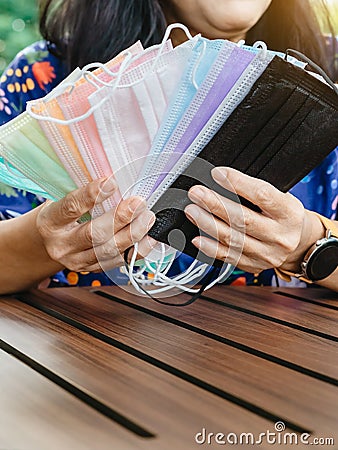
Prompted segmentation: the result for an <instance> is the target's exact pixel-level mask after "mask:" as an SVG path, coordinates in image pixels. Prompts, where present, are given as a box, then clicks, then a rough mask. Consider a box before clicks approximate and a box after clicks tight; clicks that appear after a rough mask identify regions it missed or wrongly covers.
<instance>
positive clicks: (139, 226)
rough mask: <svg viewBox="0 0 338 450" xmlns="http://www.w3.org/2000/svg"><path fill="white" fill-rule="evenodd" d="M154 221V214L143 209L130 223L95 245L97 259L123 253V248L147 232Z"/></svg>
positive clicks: (131, 244) (107, 258)
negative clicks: (106, 239)
mask: <svg viewBox="0 0 338 450" xmlns="http://www.w3.org/2000/svg"><path fill="white" fill-rule="evenodd" d="M154 222H155V214H154V213H153V212H151V211H148V210H146V211H144V212H143V213H142V214H140V215H139V216H138V217H137V218H136V219H135V220H134V221H133V222H132V223H131V224H129V225H128V226H126V227H124V228H123V229H122V230H120V231H119V232H118V233H116V234H115V235H114V236H113V237H112V238H111V239H110V240H109V241H108V242H106V243H104V244H102V245H99V246H96V247H95V253H96V256H97V259H98V261H106V260H109V259H110V258H112V257H116V256H117V255H123V253H124V252H125V250H127V249H128V248H130V247H132V246H133V245H134V244H135V243H136V242H139V241H141V239H142V238H143V237H144V236H145V235H146V234H147V232H148V231H149V229H150V228H151V227H152V226H153V224H154Z"/></svg>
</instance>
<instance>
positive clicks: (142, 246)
mask: <svg viewBox="0 0 338 450" xmlns="http://www.w3.org/2000/svg"><path fill="white" fill-rule="evenodd" d="M157 244H158V241H156V240H155V239H153V238H152V237H150V236H148V235H146V236H144V237H143V238H142V239H141V240H140V242H139V243H138V255H137V259H140V258H145V257H146V256H147V255H148V254H149V253H150V252H151V251H152V250H153V249H154V248H155V247H156V245H157Z"/></svg>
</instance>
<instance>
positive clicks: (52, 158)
mask: <svg viewBox="0 0 338 450" xmlns="http://www.w3.org/2000/svg"><path fill="white" fill-rule="evenodd" d="M0 143H1V144H0V177H1V178H0V180H1V181H2V182H4V183H7V184H10V185H11V186H14V187H17V188H20V189H24V190H27V191H30V192H33V193H36V194H38V195H42V196H44V197H47V198H51V199H53V200H59V199H60V198H62V197H64V196H65V195H66V194H68V192H70V191H73V190H74V189H76V188H77V186H76V185H75V183H74V182H73V180H72V179H71V178H70V176H69V175H68V173H67V172H66V170H65V169H64V167H63V165H62V163H61V161H60V160H59V158H58V157H57V155H56V154H55V152H54V150H53V149H52V147H51V146H50V144H49V142H48V140H47V138H46V136H45V135H44V133H43V131H42V129H41V127H40V125H39V123H38V121H37V120H35V119H33V118H32V117H30V116H29V115H28V114H27V113H22V114H20V115H19V116H18V117H16V118H14V119H12V120H11V121H10V122H8V123H6V124H5V125H2V126H1V127H0ZM1 158H2V159H1ZM1 163H2V164H1ZM4 167H6V169H5V168H4ZM12 167H14V168H15V169H16V171H19V172H17V173H16V174H17V175H18V176H17V177H16V176H15V171H13V170H12ZM19 174H20V175H19ZM25 177H27V178H29V180H27V178H25ZM14 180H16V181H15V183H13V181H14ZM9 181H12V182H9Z"/></svg>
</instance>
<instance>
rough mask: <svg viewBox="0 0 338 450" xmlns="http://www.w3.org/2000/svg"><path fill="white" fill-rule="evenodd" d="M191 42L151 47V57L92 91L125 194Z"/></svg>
mask: <svg viewBox="0 0 338 450" xmlns="http://www.w3.org/2000/svg"><path fill="white" fill-rule="evenodd" d="M193 45H194V42H192V41H188V42H187V43H185V44H183V45H181V46H179V47H176V48H175V49H172V48H171V46H170V45H169V43H168V41H167V42H166V43H165V44H164V45H162V46H156V48H154V50H151V49H149V50H150V51H149V58H148V59H146V60H144V61H142V62H141V64H139V65H136V66H135V67H133V68H131V69H129V70H126V71H125V72H124V73H123V74H122V75H121V77H120V79H119V80H117V82H116V83H115V84H114V85H112V86H104V87H102V88H101V89H99V90H97V91H96V92H95V93H93V94H92V95H91V96H90V97H89V102H90V104H91V105H92V107H93V108H94V117H95V121H96V126H97V129H98V131H99V134H100V138H101V140H102V143H103V145H104V148H105V151H106V153H107V156H108V159H109V162H110V166H111V167H112V169H113V172H114V176H115V178H116V180H117V182H118V185H119V187H120V192H121V194H122V196H123V197H124V198H126V197H128V196H130V194H131V189H132V188H133V185H134V184H135V183H136V182H137V179H138V174H139V172H140V170H141V168H142V165H143V164H144V160H145V157H146V155H147V153H148V151H149V149H150V146H151V142H152V140H153V138H154V136H155V134H156V132H157V130H158V128H159V124H160V122H161V120H162V117H163V115H164V112H165V110H166V108H167V105H168V100H169V98H170V96H171V95H172V93H173V90H174V89H175V86H176V85H177V83H178V81H179V79H180V77H181V76H182V73H183V69H184V67H185V64H186V60H187V58H188V56H189V52H190V51H191V49H192V47H193ZM137 60H141V58H137ZM137 60H136V61H137ZM131 66H133V64H132V65H131ZM100 103H101V105H100V106H99V107H97V105H99V104H100Z"/></svg>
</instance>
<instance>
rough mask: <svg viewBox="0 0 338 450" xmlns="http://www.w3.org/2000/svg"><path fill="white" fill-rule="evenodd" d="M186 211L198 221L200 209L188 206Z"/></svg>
mask: <svg viewBox="0 0 338 450" xmlns="http://www.w3.org/2000/svg"><path fill="white" fill-rule="evenodd" d="M184 211H185V212H186V213H187V214H188V216H190V217H191V218H192V219H194V220H197V219H198V218H199V216H200V211H199V209H198V207H197V206H194V205H188V206H187V207H186V208H185V210H184Z"/></svg>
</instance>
